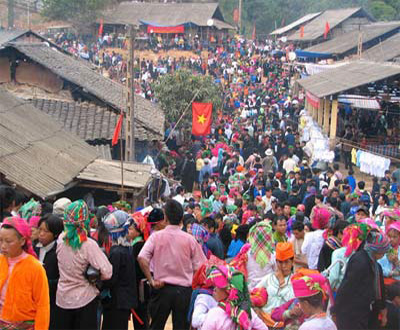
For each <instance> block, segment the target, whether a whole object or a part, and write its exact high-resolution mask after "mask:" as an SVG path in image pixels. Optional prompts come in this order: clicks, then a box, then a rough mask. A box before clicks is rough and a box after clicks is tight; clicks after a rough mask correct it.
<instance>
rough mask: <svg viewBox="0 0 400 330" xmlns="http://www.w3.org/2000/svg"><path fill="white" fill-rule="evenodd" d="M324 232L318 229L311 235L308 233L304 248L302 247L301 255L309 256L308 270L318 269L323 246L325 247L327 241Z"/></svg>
mask: <svg viewBox="0 0 400 330" xmlns="http://www.w3.org/2000/svg"><path fill="white" fill-rule="evenodd" d="M323 233H324V231H323V230H322V229H318V230H316V231H312V232H310V233H306V235H305V236H304V242H303V246H302V247H301V253H304V254H305V255H306V256H307V263H308V268H310V269H317V268H318V258H319V253H320V252H321V249H322V246H323V245H324V242H325V239H324V237H323Z"/></svg>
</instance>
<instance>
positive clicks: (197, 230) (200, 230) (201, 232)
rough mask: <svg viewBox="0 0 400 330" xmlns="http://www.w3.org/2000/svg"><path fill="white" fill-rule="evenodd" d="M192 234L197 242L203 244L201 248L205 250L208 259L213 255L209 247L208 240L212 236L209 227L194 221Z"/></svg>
mask: <svg viewBox="0 0 400 330" xmlns="http://www.w3.org/2000/svg"><path fill="white" fill-rule="evenodd" d="M191 231H192V235H193V237H194V238H195V239H196V241H197V243H199V244H200V245H201V248H202V250H203V252H204V255H205V256H206V257H207V259H209V258H210V256H211V251H210V249H209V248H208V247H207V244H206V243H207V241H208V239H209V238H210V234H209V233H208V231H207V229H205V228H204V227H203V226H202V225H199V224H197V223H194V224H193V225H192V227H191Z"/></svg>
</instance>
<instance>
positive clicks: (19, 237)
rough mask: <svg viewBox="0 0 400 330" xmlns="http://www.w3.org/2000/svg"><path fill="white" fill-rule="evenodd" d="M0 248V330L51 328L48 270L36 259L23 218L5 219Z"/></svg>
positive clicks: (27, 227)
mask: <svg viewBox="0 0 400 330" xmlns="http://www.w3.org/2000/svg"><path fill="white" fill-rule="evenodd" d="M0 249H1V255H0V288H1V289H0V329H32V330H33V329H48V328H49V322H50V301H49V287H48V284H47V277H46V271H45V270H44V268H43V266H42V265H41V264H40V262H39V261H38V260H37V256H36V254H35V252H34V250H33V247H32V242H31V228H30V226H29V224H28V223H27V222H26V221H25V220H24V219H22V218H20V217H18V216H16V217H8V218H5V219H4V221H3V225H2V227H1V230H0Z"/></svg>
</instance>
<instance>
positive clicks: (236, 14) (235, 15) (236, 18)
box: [232, 8, 239, 24]
mask: <svg viewBox="0 0 400 330" xmlns="http://www.w3.org/2000/svg"><path fill="white" fill-rule="evenodd" d="M232 16H233V21H234V22H235V23H236V24H237V23H239V9H238V8H235V9H234V10H233V13H232Z"/></svg>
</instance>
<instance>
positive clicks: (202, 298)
mask: <svg viewBox="0 0 400 330" xmlns="http://www.w3.org/2000/svg"><path fill="white" fill-rule="evenodd" d="M217 305H218V302H217V301H216V300H215V299H214V297H213V296H211V295H209V294H205V293H201V294H199V295H198V296H197V297H196V301H195V303H194V308H193V315H192V327H193V328H195V329H200V328H201V326H202V325H203V323H204V320H205V319H206V316H207V313H208V312H209V310H210V309H212V308H214V307H217Z"/></svg>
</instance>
